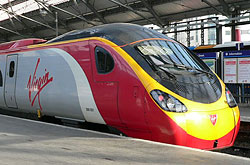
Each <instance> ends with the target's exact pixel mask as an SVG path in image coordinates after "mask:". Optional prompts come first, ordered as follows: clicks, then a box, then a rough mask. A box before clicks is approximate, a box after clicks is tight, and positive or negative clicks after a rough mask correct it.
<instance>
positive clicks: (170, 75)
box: [0, 24, 240, 150]
mask: <svg viewBox="0 0 250 165" xmlns="http://www.w3.org/2000/svg"><path fill="white" fill-rule="evenodd" d="M41 41H43V40H39V39H25V40H19V41H14V42H9V43H4V44H1V45H0V106H1V107H0V108H2V109H6V110H12V111H18V112H28V113H37V112H39V114H40V113H41V114H42V115H47V116H55V117H63V118H70V119H75V120H82V121H87V122H91V123H99V124H105V125H108V126H111V127H113V128H116V129H118V130H119V131H121V132H122V133H124V134H125V135H127V136H130V137H135V138H141V139H148V140H152V141H158V142H163V143H170V144H176V145H183V146H188V147H193V148H200V149H208V150H210V149H217V148H223V147H228V146H231V145H233V143H234V141H235V138H236V135H237V133H238V130H239V125H240V114H239V109H238V106H237V104H236V102H235V100H234V98H233V96H232V94H231V93H230V91H229V90H228V89H227V88H226V87H225V84H224V83H223V82H222V81H221V80H220V79H219V78H218V76H217V75H216V74H215V73H213V72H212V71H211V70H210V69H209V68H208V67H207V66H206V65H205V64H204V63H203V62H202V61H201V60H200V59H199V58H198V57H197V56H196V55H194V54H193V53H192V52H190V51H189V50H188V49H187V48H186V47H185V46H183V45H182V44H180V43H178V42H176V41H174V40H172V39H170V38H168V37H166V36H165V35H163V34H161V33H158V32H156V31H153V30H151V29H147V28H145V27H142V26H138V25H132V24H107V25H101V26H96V27H93V28H89V29H85V30H78V31H73V32H69V33H67V34H64V35H62V36H59V37H57V38H55V39H53V40H51V41H48V42H46V43H42V44H36V43H38V42H41Z"/></svg>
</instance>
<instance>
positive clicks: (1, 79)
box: [0, 70, 3, 87]
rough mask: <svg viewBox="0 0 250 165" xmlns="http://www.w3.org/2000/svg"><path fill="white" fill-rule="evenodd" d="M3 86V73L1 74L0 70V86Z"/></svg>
mask: <svg viewBox="0 0 250 165" xmlns="http://www.w3.org/2000/svg"><path fill="white" fill-rule="evenodd" d="M2 86H3V75H2V71H1V70H0V87H2Z"/></svg>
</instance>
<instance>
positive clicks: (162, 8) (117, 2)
mask: <svg viewBox="0 0 250 165" xmlns="http://www.w3.org/2000/svg"><path fill="white" fill-rule="evenodd" d="M249 8H250V0H0V9H1V10H0V36H1V37H0V42H5V41H11V40H16V39H21V38H29V37H36V38H43V39H51V38H53V37H55V36H56V34H59V35H60V34H63V33H66V32H68V31H71V30H75V29H85V28H88V27H92V26H96V25H101V24H107V23H115V22H125V23H135V24H140V25H147V24H155V25H158V26H159V27H161V28H166V27H167V26H168V25H169V24H170V23H171V22H173V21H179V20H183V19H186V18H192V17H198V16H204V15H211V14H221V15H225V16H226V17H233V15H234V14H236V13H235V11H239V10H241V11H243V10H244V11H248V9H249Z"/></svg>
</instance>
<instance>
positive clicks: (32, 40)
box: [0, 38, 47, 51]
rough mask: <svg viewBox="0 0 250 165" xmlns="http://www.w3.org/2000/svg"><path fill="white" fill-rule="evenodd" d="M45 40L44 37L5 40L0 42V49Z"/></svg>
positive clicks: (8, 48)
mask: <svg viewBox="0 0 250 165" xmlns="http://www.w3.org/2000/svg"><path fill="white" fill-rule="evenodd" d="M46 41H47V40H44V39H38V38H29V39H22V40H17V41H11V42H6V43H2V44H0V51H2V50H10V49H14V48H19V47H23V46H28V45H34V44H38V43H43V42H46Z"/></svg>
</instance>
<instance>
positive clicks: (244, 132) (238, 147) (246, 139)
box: [218, 122, 250, 158]
mask: <svg viewBox="0 0 250 165" xmlns="http://www.w3.org/2000/svg"><path fill="white" fill-rule="evenodd" d="M218 152H222V153H227V154H231V155H236V156H243V157H248V158H250V123H249V122H241V126H240V130H239V133H238V135H237V138H236V140H235V143H234V146H232V147H229V148H225V149H221V150H219V151H218Z"/></svg>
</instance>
